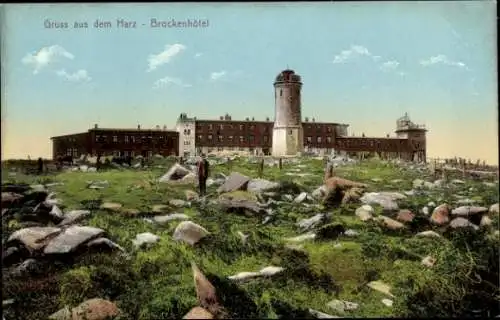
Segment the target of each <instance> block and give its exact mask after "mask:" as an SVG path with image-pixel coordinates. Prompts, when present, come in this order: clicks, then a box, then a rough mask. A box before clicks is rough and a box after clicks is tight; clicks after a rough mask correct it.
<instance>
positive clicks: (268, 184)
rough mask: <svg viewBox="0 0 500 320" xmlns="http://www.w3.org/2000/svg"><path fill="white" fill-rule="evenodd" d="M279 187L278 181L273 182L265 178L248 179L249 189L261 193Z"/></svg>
mask: <svg viewBox="0 0 500 320" xmlns="http://www.w3.org/2000/svg"><path fill="white" fill-rule="evenodd" d="M278 187H279V183H278V182H273V181H269V180H265V179H252V180H250V181H248V185H247V191H249V192H254V193H259V192H266V191H271V190H274V189H276V188H278Z"/></svg>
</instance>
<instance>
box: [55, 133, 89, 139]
mask: <svg viewBox="0 0 500 320" xmlns="http://www.w3.org/2000/svg"><path fill="white" fill-rule="evenodd" d="M87 133H88V132H79V133H70V134H63V135H60V136H54V137H50V140H53V139H56V138H64V137H73V136H77V135H82V134H87Z"/></svg>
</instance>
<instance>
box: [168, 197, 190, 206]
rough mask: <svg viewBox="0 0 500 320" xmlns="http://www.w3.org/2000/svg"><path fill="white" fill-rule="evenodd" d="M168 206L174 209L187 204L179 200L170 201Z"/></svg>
mask: <svg viewBox="0 0 500 320" xmlns="http://www.w3.org/2000/svg"><path fill="white" fill-rule="evenodd" d="M168 204H170V205H171V206H174V207H185V206H186V205H187V202H186V201H184V200H181V199H172V200H170V201H169V202H168Z"/></svg>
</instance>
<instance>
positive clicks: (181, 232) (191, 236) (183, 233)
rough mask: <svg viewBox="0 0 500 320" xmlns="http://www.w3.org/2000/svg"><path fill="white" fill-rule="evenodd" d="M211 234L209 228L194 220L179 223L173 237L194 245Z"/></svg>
mask: <svg viewBox="0 0 500 320" xmlns="http://www.w3.org/2000/svg"><path fill="white" fill-rule="evenodd" d="M208 234H209V232H208V230H206V229H205V228H203V227H202V226H200V225H199V224H196V223H194V222H192V221H183V222H181V223H179V224H178V225H177V227H176V228H175V231H174V235H173V238H174V240H176V241H184V242H186V243H187V244H190V245H194V244H196V243H197V242H198V241H200V240H201V239H203V238H204V237H206V236H207V235H208Z"/></svg>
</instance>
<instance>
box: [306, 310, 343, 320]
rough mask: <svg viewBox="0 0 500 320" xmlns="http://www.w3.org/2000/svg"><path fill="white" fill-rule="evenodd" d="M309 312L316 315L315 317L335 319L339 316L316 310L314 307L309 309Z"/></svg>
mask: <svg viewBox="0 0 500 320" xmlns="http://www.w3.org/2000/svg"><path fill="white" fill-rule="evenodd" d="M309 313H310V314H311V315H312V316H314V317H316V318H317V319H335V318H340V317H339V316H332V315H331V314H328V313H324V312H321V311H318V310H314V309H309Z"/></svg>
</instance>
